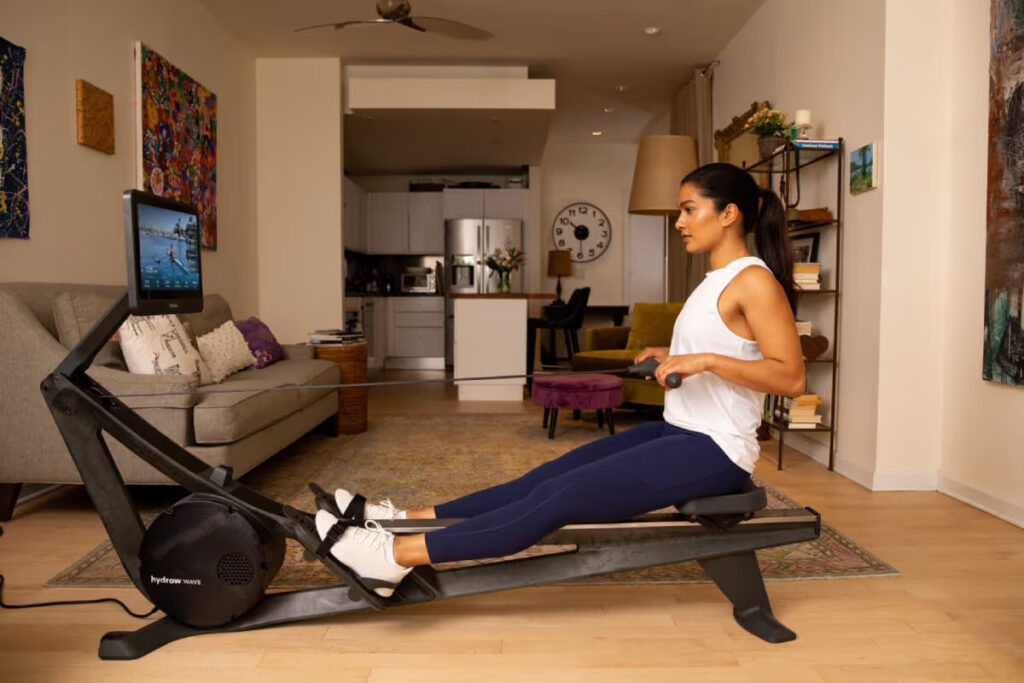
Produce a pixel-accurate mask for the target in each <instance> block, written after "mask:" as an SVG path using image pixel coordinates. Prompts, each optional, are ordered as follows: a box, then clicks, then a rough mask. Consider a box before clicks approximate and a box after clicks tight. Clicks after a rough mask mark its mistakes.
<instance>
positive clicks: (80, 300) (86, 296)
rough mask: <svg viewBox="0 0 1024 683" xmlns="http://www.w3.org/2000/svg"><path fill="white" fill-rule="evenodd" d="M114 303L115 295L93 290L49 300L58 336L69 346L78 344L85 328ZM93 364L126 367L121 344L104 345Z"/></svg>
mask: <svg viewBox="0 0 1024 683" xmlns="http://www.w3.org/2000/svg"><path fill="white" fill-rule="evenodd" d="M113 305H114V299H112V298H110V297H106V296H100V295H99V294H93V293H91V292H64V293H63V294H61V295H60V296H58V297H56V298H55V299H54V300H53V301H52V302H51V304H50V307H51V309H52V310H53V322H54V325H55V326H56V328H57V339H58V340H60V343H61V344H63V345H64V346H65V347H67V348H69V349H73V348H75V346H77V345H78V342H80V341H82V337H84V336H85V334H86V332H88V331H89V330H91V329H92V326H93V325H95V324H96V321H97V320H99V319H100V318H101V317H103V314H104V313H106V312H107V310H108V309H109V308H110V307H111V306H113ZM93 364H94V365H104V366H106V367H109V368H117V369H118V370H127V369H128V368H127V367H126V366H125V360H124V356H123V355H121V347H120V346H118V344H117V342H116V341H110V342H107V343H106V344H104V345H103V348H102V349H100V351H99V353H97V354H96V358H94V359H93Z"/></svg>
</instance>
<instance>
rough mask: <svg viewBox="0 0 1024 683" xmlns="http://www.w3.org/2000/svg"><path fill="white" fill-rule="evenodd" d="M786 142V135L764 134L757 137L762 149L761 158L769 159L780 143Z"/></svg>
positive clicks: (759, 146)
mask: <svg viewBox="0 0 1024 683" xmlns="http://www.w3.org/2000/svg"><path fill="white" fill-rule="evenodd" d="M784 144H786V136H784V135H762V136H761V137H759V138H758V139H757V146H758V148H759V149H760V151H761V158H762V159H767V158H768V157H770V156H771V155H772V154H773V153H774V152H775V150H776V149H778V147H779V145H784Z"/></svg>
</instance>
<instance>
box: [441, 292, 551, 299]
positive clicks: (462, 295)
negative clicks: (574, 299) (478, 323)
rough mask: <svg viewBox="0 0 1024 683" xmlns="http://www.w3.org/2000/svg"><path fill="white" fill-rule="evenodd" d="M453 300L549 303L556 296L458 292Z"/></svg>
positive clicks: (523, 293)
mask: <svg viewBox="0 0 1024 683" xmlns="http://www.w3.org/2000/svg"><path fill="white" fill-rule="evenodd" d="M451 297H452V298H453V299H545V300H547V301H554V300H555V294H554V292H552V293H551V294H527V293H525V292H510V293H508V294H498V293H493V294H477V293H475V292H466V293H460V292H456V293H454V294H452V295H451Z"/></svg>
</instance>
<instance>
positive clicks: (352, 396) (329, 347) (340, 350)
mask: <svg viewBox="0 0 1024 683" xmlns="http://www.w3.org/2000/svg"><path fill="white" fill-rule="evenodd" d="M314 350H315V354H316V357H317V358H322V359H324V360H329V361H331V362H332V363H336V364H337V365H338V368H339V369H340V370H341V383H342V384H362V383H365V382H366V355H367V348H366V344H316V345H314ZM367 393H369V392H368V387H348V388H345V389H338V432H340V433H341V434H359V433H361V432H365V431H366V428H367V427H366V395H367Z"/></svg>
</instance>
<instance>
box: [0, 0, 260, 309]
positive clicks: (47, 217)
mask: <svg viewBox="0 0 1024 683" xmlns="http://www.w3.org/2000/svg"><path fill="white" fill-rule="evenodd" d="M0 35H2V36H3V37H4V38H6V39H7V40H9V41H11V42H13V43H15V44H17V45H20V46H22V47H24V48H26V49H27V50H28V56H27V60H26V64H25V109H26V117H27V122H26V133H27V136H28V172H29V202H30V208H29V210H30V221H31V226H30V239H28V240H16V239H4V240H0V280H5V281H14V280H27V281H37V282H45V281H51V282H85V283H99V284H124V282H125V259H124V223H123V219H122V213H121V211H122V208H121V193H122V192H123V191H124V190H125V189H128V188H132V187H134V185H135V141H134V136H135V132H134V130H135V129H134V117H135V109H134V104H133V103H134V66H133V65H134V61H133V56H132V46H133V43H134V41H136V40H141V41H143V42H144V43H146V44H147V45H148V46H150V47H151V48H153V49H154V50H156V51H157V52H159V53H160V54H161V55H163V56H164V57H165V58H167V59H168V60H170V62H171V63H172V64H174V65H175V66H177V67H179V68H181V69H182V70H184V71H185V72H186V73H188V74H189V75H190V76H192V77H193V78H195V79H196V80H198V81H199V82H200V83H202V84H203V85H204V86H206V87H207V88H209V89H210V90H212V91H213V92H214V93H215V94H216V95H217V219H218V231H217V232H218V235H217V239H218V245H217V251H210V250H203V256H202V258H203V276H204V280H205V282H204V287H205V289H206V291H207V292H215V293H219V294H222V295H223V296H224V297H225V298H226V299H227V300H228V302H229V303H230V304H231V306H232V308H233V312H234V313H235V315H236V316H239V317H245V316H248V315H253V314H255V313H256V312H257V300H256V279H257V277H256V240H255V237H256V220H255V217H256V214H255V202H254V201H253V196H254V194H255V191H256V173H255V166H256V153H255V150H254V148H253V144H252V142H253V140H254V136H255V120H256V119H255V115H254V113H253V103H254V101H255V78H254V58H253V56H252V55H251V54H250V53H249V51H248V50H247V48H245V46H243V45H242V44H241V43H239V42H238V41H237V40H235V38H234V37H233V36H232V35H231V34H230V33H228V32H227V31H225V30H223V29H222V28H221V27H220V25H219V24H217V23H216V21H215V20H214V19H213V17H212V16H211V15H210V13H209V12H208V11H207V9H206V8H205V7H204V6H203V4H202V3H201V2H199V1H198V0H181V1H180V2H175V3H156V2H135V1H132V0H93V1H91V2H88V3H84V2H78V1H76V0H32V2H18V1H17V0H15V1H11V0H4V1H3V2H2V3H0ZM78 78H82V79H85V80H87V81H89V82H90V83H92V84H94V85H96V86H98V87H100V88H102V89H104V90H106V91H107V92H110V93H112V94H113V96H114V130H115V147H116V153H115V154H114V155H113V156H110V155H107V154H104V153H102V152H98V151H96V150H94V149H90V148H88V147H83V146H81V145H78V144H77V142H76V133H75V80H76V79H78Z"/></svg>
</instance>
